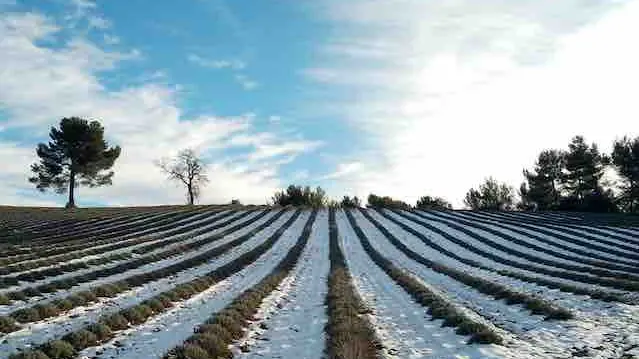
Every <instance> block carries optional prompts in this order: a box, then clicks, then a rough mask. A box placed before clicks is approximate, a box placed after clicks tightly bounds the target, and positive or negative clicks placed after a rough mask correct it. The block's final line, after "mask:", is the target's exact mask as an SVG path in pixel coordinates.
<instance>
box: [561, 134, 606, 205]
mask: <svg viewBox="0 0 639 359" xmlns="http://www.w3.org/2000/svg"><path fill="white" fill-rule="evenodd" d="M564 163H565V171H564V173H563V175H562V179H561V181H562V183H563V185H564V188H565V189H566V191H567V192H568V193H569V194H570V195H571V196H573V197H575V198H576V199H577V200H578V201H579V202H583V201H584V199H585V198H586V197H587V196H589V195H592V194H594V193H596V192H598V191H599V189H600V188H601V186H600V180H601V177H602V176H603V171H604V158H603V157H602V156H601V154H600V153H599V149H598V148H597V145H595V144H594V143H593V144H592V145H590V147H589V146H588V145H587V144H586V142H585V140H584V138H583V137H582V136H576V137H574V138H573V139H572V142H571V143H570V144H569V145H568V152H566V153H565V154H564Z"/></svg>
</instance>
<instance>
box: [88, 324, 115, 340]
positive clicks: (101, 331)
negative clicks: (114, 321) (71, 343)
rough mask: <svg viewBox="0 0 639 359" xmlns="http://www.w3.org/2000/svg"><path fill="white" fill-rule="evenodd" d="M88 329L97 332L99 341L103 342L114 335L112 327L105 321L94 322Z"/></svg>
mask: <svg viewBox="0 0 639 359" xmlns="http://www.w3.org/2000/svg"><path fill="white" fill-rule="evenodd" d="M87 330H88V331H90V332H91V333H93V334H95V336H96V338H97V340H98V341H99V342H103V341H105V340H107V339H109V338H111V336H112V335H113V332H112V331H111V328H109V327H108V326H107V325H105V324H103V323H93V324H90V325H89V326H88V327H87Z"/></svg>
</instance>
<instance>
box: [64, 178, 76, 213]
mask: <svg viewBox="0 0 639 359" xmlns="http://www.w3.org/2000/svg"><path fill="white" fill-rule="evenodd" d="M74 190H75V172H74V171H73V170H71V174H70V175H69V202H67V205H66V208H75V199H74V198H73V191H74Z"/></svg>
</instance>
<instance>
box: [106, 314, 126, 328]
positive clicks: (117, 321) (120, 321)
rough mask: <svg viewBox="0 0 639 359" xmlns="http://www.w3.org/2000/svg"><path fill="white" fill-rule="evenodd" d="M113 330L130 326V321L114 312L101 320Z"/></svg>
mask: <svg viewBox="0 0 639 359" xmlns="http://www.w3.org/2000/svg"><path fill="white" fill-rule="evenodd" d="M100 322H101V323H102V324H104V325H106V326H108V327H109V328H110V329H111V330H124V329H126V328H128V327H129V321H128V320H127V319H126V318H125V317H124V316H123V315H121V314H112V315H109V316H108V317H106V318H103V319H101V320H100Z"/></svg>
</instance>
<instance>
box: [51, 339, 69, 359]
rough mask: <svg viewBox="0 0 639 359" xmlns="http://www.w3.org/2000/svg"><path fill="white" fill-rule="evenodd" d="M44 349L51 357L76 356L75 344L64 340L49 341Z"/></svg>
mask: <svg viewBox="0 0 639 359" xmlns="http://www.w3.org/2000/svg"><path fill="white" fill-rule="evenodd" d="M43 351H44V353H45V354H46V355H47V356H48V357H49V358H51V359H72V358H73V357H75V349H73V346H72V345H71V344H69V343H67V342H65V341H63V340H54V341H51V342H49V343H47V344H46V345H45V346H44V348H43Z"/></svg>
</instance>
